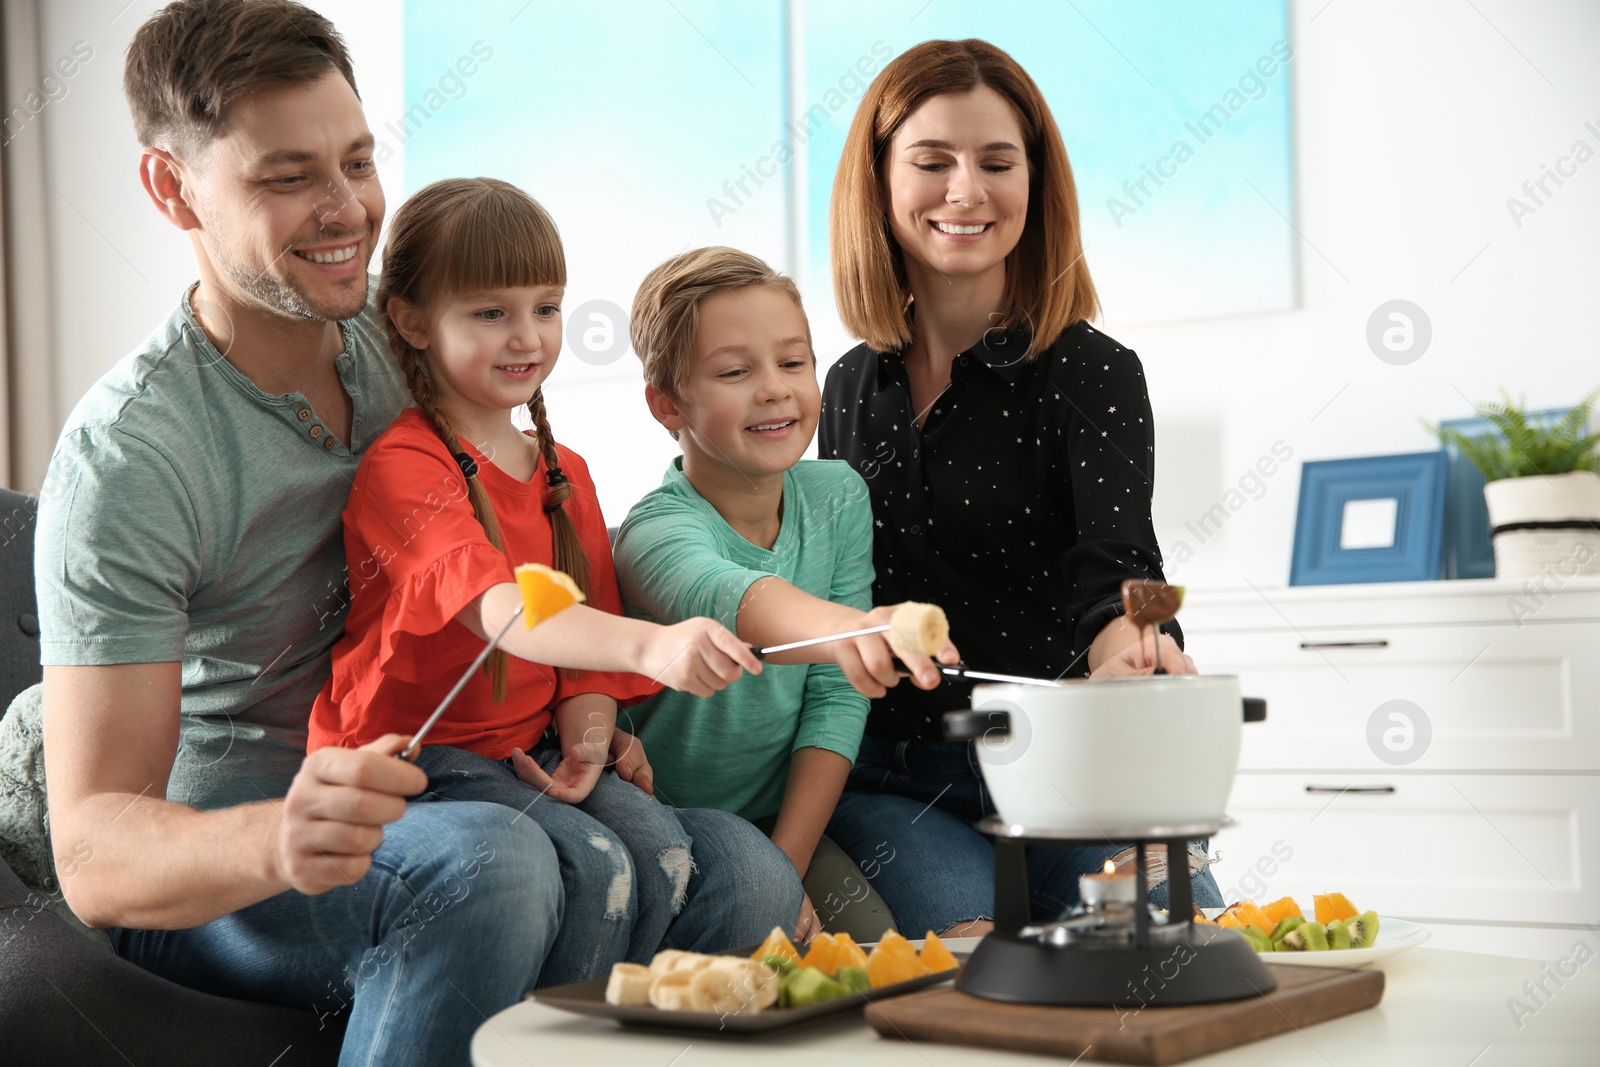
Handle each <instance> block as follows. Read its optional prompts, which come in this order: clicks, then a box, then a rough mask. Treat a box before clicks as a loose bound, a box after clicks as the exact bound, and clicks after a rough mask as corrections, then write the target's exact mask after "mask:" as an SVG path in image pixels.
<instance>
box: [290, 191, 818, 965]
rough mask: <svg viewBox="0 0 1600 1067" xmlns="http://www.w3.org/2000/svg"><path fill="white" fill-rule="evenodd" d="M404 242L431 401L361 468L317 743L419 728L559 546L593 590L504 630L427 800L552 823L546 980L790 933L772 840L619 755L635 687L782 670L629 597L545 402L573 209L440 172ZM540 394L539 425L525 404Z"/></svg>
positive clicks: (427, 757)
mask: <svg viewBox="0 0 1600 1067" xmlns="http://www.w3.org/2000/svg"><path fill="white" fill-rule="evenodd" d="M383 262H384V267H383V274H382V278H381V280H380V283H379V287H378V301H379V304H380V306H381V307H382V308H383V309H384V312H385V314H386V323H385V325H386V329H387V333H388V340H389V344H390V346H391V348H392V349H393V351H394V354H395V356H396V358H398V360H399V361H400V365H401V368H402V369H403V371H404V373H405V376H406V379H407V381H408V382H409V384H410V388H411V393H412V396H413V397H414V398H415V400H416V405H417V406H416V407H415V408H410V409H407V410H406V411H404V412H402V413H401V415H400V416H399V417H398V418H397V419H396V420H395V422H394V424H393V425H392V426H391V427H390V428H389V429H388V430H387V431H386V432H385V433H384V434H383V435H382V437H380V438H379V440H378V441H377V442H375V443H374V444H373V446H372V447H371V448H370V449H369V450H368V451H367V453H366V455H365V456H364V457H363V459H362V462H361V466H360V468H359V469H358V471H357V474H356V478H355V482H354V485H353V487H352V490H351V495H350V502H349V505H348V506H347V508H346V510H345V513H344V522H345V551H346V559H347V565H348V581H349V584H350V594H351V605H350V612H349V618H348V621H347V622H346V628H345V634H344V637H343V638H342V639H341V641H340V642H339V644H338V645H337V646H336V647H335V649H334V652H333V673H332V677H331V678H330V679H329V681H328V683H327V684H326V685H325V686H324V688H323V690H322V693H321V694H320V696H319V697H318V700H317V703H316V706H315V708H314V709H313V711H312V717H311V725H310V747H311V748H313V749H315V748H318V747H320V746H323V745H346V746H355V745H360V744H364V743H366V742H368V741H371V740H373V739H375V738H377V737H380V736H382V735H383V734H386V733H391V732H398V733H407V732H411V731H414V730H415V729H416V728H417V726H418V725H420V724H421V722H422V721H423V719H425V718H426V717H427V715H428V714H429V712H431V711H432V710H433V708H434V706H435V705H436V704H437V703H438V702H439V700H440V699H441V698H442V697H443V696H444V695H445V693H447V692H448V691H449V689H450V687H451V686H452V685H453V684H454V683H455V681H456V680H457V678H459V677H460V675H461V673H462V671H463V670H464V669H465V668H466V667H467V665H468V664H470V663H471V661H472V659H473V658H474V657H475V656H476V655H477V653H478V651H479V650H480V649H482V647H483V642H484V641H485V640H487V636H488V635H489V634H491V633H494V632H497V631H498V630H499V629H500V627H501V626H502V625H503V624H504V622H505V620H506V619H508V618H510V617H512V615H513V614H514V613H515V612H516V611H517V609H518V605H519V604H520V595H519V594H518V592H517V589H516V586H515V584H514V582H513V578H512V567H513V565H514V564H517V563H522V562H542V563H546V564H550V565H553V566H555V567H556V568H558V569H560V570H564V571H566V572H567V573H569V574H571V575H572V576H573V578H574V579H575V580H576V581H577V582H578V583H579V585H580V586H581V587H582V588H583V589H584V590H585V592H586V594H587V596H588V602H587V604H580V605H577V606H575V607H572V608H569V609H567V610H566V611H565V612H563V613H561V614H560V615H558V616H556V617H554V618H553V619H551V620H550V621H548V622H545V623H543V624H541V625H540V626H538V627H536V628H534V629H532V630H529V629H527V628H526V627H521V626H516V627H513V628H512V629H511V630H510V631H509V632H508V633H507V635H506V637H505V638H504V639H503V640H502V643H501V648H499V649H497V650H496V651H495V652H494V653H493V654H492V655H491V656H490V658H489V661H488V664H487V665H486V668H485V670H484V671H482V672H480V673H479V674H477V675H475V676H474V677H473V678H472V679H471V680H470V681H469V683H468V684H467V686H466V688H464V689H463V690H462V692H461V694H460V695H459V696H458V697H456V699H455V702H454V703H453V704H452V705H451V706H450V709H449V711H447V712H446V713H445V715H444V717H443V718H442V719H441V720H440V721H439V722H438V724H437V725H436V726H435V727H434V729H433V732H432V733H431V734H430V735H429V737H428V740H429V742H430V744H429V745H427V746H426V747H424V748H423V749H422V750H421V751H420V753H419V754H418V758H417V763H418V765H419V766H420V767H422V768H423V769H424V770H425V771H427V772H428V774H429V790H428V792H426V793H424V794H423V795H422V796H421V797H420V798H419V800H420V801H422V802H433V801H490V802H495V803H499V804H502V805H508V806H509V808H511V809H515V810H514V811H513V810H508V811H507V813H506V817H507V818H508V819H520V818H523V817H527V818H529V819H531V820H533V822H535V823H536V824H538V825H539V826H540V827H542V828H543V829H544V831H545V832H546V833H547V834H548V835H549V837H550V840H551V842H552V843H553V845H554V846H555V850H556V854H557V856H558V858H559V860H560V864H561V875H562V887H563V890H564V893H565V905H564V910H563V913H562V914H563V921H562V929H561V933H560V934H559V935H558V937H557V938H556V941H555V943H554V946H553V947H552V949H551V953H550V957H549V959H548V960H547V961H546V962H545V964H544V967H543V970H542V972H541V977H540V984H545V985H548V984H555V983H560V982H568V981H577V980H580V979H583V978H588V977H592V976H594V975H597V974H601V973H604V971H605V970H606V969H607V968H608V967H609V966H610V965H611V964H612V963H613V962H615V961H617V960H621V959H631V960H635V961H640V962H642V961H646V960H648V959H649V957H650V956H651V954H652V953H654V952H655V951H656V949H657V948H658V947H659V946H660V945H661V943H662V941H663V939H664V938H666V939H667V940H668V941H669V942H670V944H672V945H673V946H674V947H680V948H693V949H697V950H703V951H714V950H715V949H716V948H727V947H733V946H736V945H740V944H747V943H750V942H753V941H759V940H760V939H761V938H762V936H764V935H765V934H766V932H767V931H769V930H770V929H771V928H772V926H773V925H774V924H780V925H783V926H785V927H786V928H791V929H792V928H793V926H794V923H795V920H796V919H797V917H798V915H799V909H800V899H801V894H800V887H799V883H798V880H797V879H796V876H795V872H794V868H793V866H792V865H790V864H789V862H788V860H787V859H786V858H785V857H784V855H783V853H782V852H779V851H778V850H777V849H776V848H775V847H774V846H773V845H772V844H771V843H770V842H769V841H767V840H766V838H765V837H763V836H762V835H761V834H760V833H759V832H758V831H756V830H755V829H754V828H753V827H750V826H749V825H748V824H746V823H743V822H742V820H738V819H737V818H735V817H733V816H730V815H727V814H725V813H722V812H713V811H685V810H676V811H675V810H673V809H668V808H666V807H664V806H662V805H661V804H659V803H657V802H656V801H655V800H654V799H653V798H652V797H651V796H649V795H647V792H646V791H645V790H648V789H649V788H650V786H649V772H648V764H644V763H643V761H642V759H639V758H638V753H636V752H635V753H633V754H632V757H631V758H630V760H629V763H630V766H633V765H636V764H637V765H639V766H638V767H637V769H636V770H632V772H631V777H632V779H633V782H634V783H635V784H630V783H629V782H627V781H624V780H623V779H622V778H621V777H619V776H618V774H617V773H616V772H614V771H611V770H607V769H606V768H607V766H608V753H610V752H611V751H613V750H617V749H624V748H626V747H627V746H628V745H629V744H631V743H633V742H632V739H631V738H628V737H626V735H622V734H619V733H617V732H616V730H615V722H616V713H617V704H618V701H631V700H637V699H640V698H643V697H645V696H648V695H650V694H651V693H654V692H656V691H657V690H658V689H659V688H660V686H659V685H658V684H657V682H656V681H652V680H651V679H656V680H659V682H661V683H664V684H665V685H667V686H670V687H672V688H676V689H683V690H686V691H688V692H691V693H696V694H699V695H703V696H709V695H710V694H712V693H714V692H716V691H718V690H720V689H722V688H723V687H725V686H726V685H727V684H728V683H730V682H732V681H733V680H734V679H736V678H737V677H739V675H740V673H741V669H748V670H750V671H752V672H759V671H760V670H761V666H760V664H759V662H758V661H757V660H756V659H755V658H754V657H753V656H751V655H750V652H749V649H748V647H746V646H745V645H743V644H741V643H740V642H739V641H738V639H737V638H735V637H734V636H733V635H732V634H731V633H729V632H728V631H727V630H725V629H724V628H722V627H721V626H718V625H717V624H715V623H713V622H711V621H710V620H708V619H690V620H688V621H686V622H683V623H680V624H678V625H676V626H671V627H661V626H655V625H652V624H649V623H645V622H641V621H637V620H632V619H625V618H622V617H621V615H620V612H621V603H620V598H619V595H618V592H617V582H616V576H615V573H614V571H613V569H612V561H611V553H610V548H609V543H608V539H607V534H606V524H605V520H604V519H603V518H602V516H601V514H600V508H599V505H598V503H597V501H596V498H595V491H594V485H593V483H592V482H591V481H590V478H589V473H588V469H587V468H586V466H585V465H584V462H583V460H582V459H581V458H580V457H578V456H577V455H576V454H575V453H573V452H571V451H569V450H567V449H565V448H563V447H561V446H560V445H558V444H557V443H556V441H555V439H554V437H553V436H552V434H551V432H550V422H549V419H548V417H547V414H546V410H545V401H544V393H543V389H542V386H543V383H544V382H545V380H546V379H547V378H548V377H549V375H550V371H551V370H552V368H553V367H554V365H555V362H556V357H557V355H558V354H559V352H560V349H561V298H562V291H563V287H564V286H565V283H566V262H565V257H564V255H563V253H562V249H561V242H560V239H559V237H558V236H557V233H556V229H555V225H554V223H553V222H552V221H551V220H550V217H549V216H548V215H547V214H546V213H545V211H544V209H543V208H541V207H540V206H539V205H538V204H537V203H536V202H534V200H533V199H532V198H531V197H529V196H527V194H525V193H523V192H521V191H520V190H518V189H516V188H515V187H514V186H511V185H508V184H506V183H505V182H500V181H495V180H492V179H486V178H478V179H459V180H451V181H442V182H437V183H435V184H433V185H430V186H428V187H427V188H425V189H423V190H422V191H420V192H418V193H417V194H416V195H415V196H413V197H412V198H411V199H410V200H409V201H407V202H406V204H405V205H404V206H403V207H401V209H400V210H399V212H398V213H397V214H396V216H395V218H394V220H393V222H392V226H391V230H390V234H389V240H388V244H387V246H386V248H385V251H384V260H383ZM522 407H526V409H527V411H528V413H529V414H530V415H531V417H532V420H533V430H532V432H531V433H525V432H522V431H519V430H518V429H517V428H516V427H515V426H514V425H513V423H512V420H511V415H512V412H513V411H514V410H516V409H518V408H522ZM551 664H557V665H560V667H562V668H568V669H565V670H558V669H556V668H555V667H553V666H550V665H551ZM641 675H642V676H643V677H641ZM552 724H553V726H554V730H553V731H552V733H551V734H549V735H547V734H546V730H547V728H548V727H550V726H551V725H552ZM619 739H621V740H620V741H619ZM640 786H642V787H643V788H642V789H641V788H640ZM691 844H692V847H693V855H692V857H691V853H690V848H691Z"/></svg>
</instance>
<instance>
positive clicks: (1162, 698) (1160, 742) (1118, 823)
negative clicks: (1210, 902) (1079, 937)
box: [945, 674, 1266, 837]
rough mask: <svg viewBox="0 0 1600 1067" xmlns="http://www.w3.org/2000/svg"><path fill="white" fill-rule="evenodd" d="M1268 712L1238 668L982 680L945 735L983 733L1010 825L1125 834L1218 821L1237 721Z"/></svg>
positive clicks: (983, 760) (987, 775)
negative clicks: (1244, 688)
mask: <svg viewBox="0 0 1600 1067" xmlns="http://www.w3.org/2000/svg"><path fill="white" fill-rule="evenodd" d="M1265 718H1266V703H1265V702H1264V701H1262V700H1259V699H1255V698H1248V699H1244V698H1241V697H1240V695H1239V680H1238V678H1236V677H1234V676H1233V675H1197V674H1184V675H1159V676H1157V675H1142V676H1135V677H1127V678H1108V679H1093V680H1091V679H1083V680H1074V681H1067V682H1062V683H1059V684H1056V685H1016V684H1008V685H980V686H977V687H976V688H974V689H973V691H972V710H971V711H955V712H950V713H948V714H947V715H946V716H945V736H946V737H948V738H950V739H951V740H968V739H971V740H975V741H976V742H977V745H976V748H977V754H978V762H979V764H980V765H981V766H982V768H983V779H984V783H985V784H986V785H987V786H988V788H989V792H990V795H991V796H992V797H993V798H994V805H995V808H996V809H997V811H998V812H999V815H1000V818H1001V820H1003V821H1004V822H1006V823H1009V824H1011V825H1013V826H1021V827H1029V828H1036V829H1050V830H1053V831H1067V832H1082V833H1084V834H1087V835H1090V836H1092V837H1102V836H1110V837H1117V836H1119V833H1120V834H1122V835H1124V836H1127V835H1130V834H1131V833H1140V834H1142V833H1147V832H1154V831H1160V830H1165V829H1168V828H1176V827H1189V826H1197V825H1202V824H1213V825H1214V824H1218V823H1221V822H1222V821H1223V817H1224V808H1225V807H1226V805H1227V802H1228V794H1229V792H1230V791H1231V790H1232V788H1233V776H1234V772H1235V771H1236V770H1237V768H1238V765H1239V740H1240V729H1241V723H1243V722H1245V721H1254V720H1260V719H1265Z"/></svg>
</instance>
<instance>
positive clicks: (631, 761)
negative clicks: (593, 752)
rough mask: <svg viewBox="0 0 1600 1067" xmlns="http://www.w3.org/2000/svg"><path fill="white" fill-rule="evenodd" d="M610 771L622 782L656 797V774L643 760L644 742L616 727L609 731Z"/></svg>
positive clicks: (644, 759) (646, 760)
mask: <svg viewBox="0 0 1600 1067" xmlns="http://www.w3.org/2000/svg"><path fill="white" fill-rule="evenodd" d="M608 754H609V755H610V757H611V769H612V770H614V771H616V772H617V777H618V778H621V779H622V780H623V781H624V782H631V783H633V785H635V786H637V787H638V788H639V789H642V790H644V791H645V792H646V793H648V794H650V795H651V796H655V795H656V772H655V771H654V770H653V769H651V767H650V761H649V760H648V759H646V758H645V754H644V742H643V741H640V740H639V739H638V738H637V737H634V736H633V735H632V734H630V733H628V731H626V730H624V729H622V728H621V727H618V728H617V729H615V730H612V731H611V751H610V752H609V753H608Z"/></svg>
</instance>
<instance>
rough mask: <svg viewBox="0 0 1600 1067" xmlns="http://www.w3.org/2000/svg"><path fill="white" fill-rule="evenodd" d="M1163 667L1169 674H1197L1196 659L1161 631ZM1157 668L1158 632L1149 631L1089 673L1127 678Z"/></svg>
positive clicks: (1151, 671)
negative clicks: (1151, 632) (1156, 634)
mask: <svg viewBox="0 0 1600 1067" xmlns="http://www.w3.org/2000/svg"><path fill="white" fill-rule="evenodd" d="M1161 668H1162V670H1164V671H1166V672H1167V673H1168V674H1197V673H1199V672H1198V671H1197V670H1196V669H1195V665H1194V660H1192V659H1190V658H1189V657H1188V656H1187V655H1186V654H1185V653H1184V651H1183V649H1181V648H1179V647H1178V642H1176V641H1174V640H1173V639H1172V638H1171V637H1170V636H1169V635H1167V634H1162V635H1161ZM1155 669H1156V641H1155V635H1154V634H1145V635H1144V637H1143V638H1141V639H1140V640H1139V641H1136V642H1134V643H1133V644H1131V645H1129V646H1128V647H1127V648H1124V649H1123V650H1122V651H1120V652H1118V653H1117V654H1116V655H1114V656H1112V657H1111V658H1110V659H1108V660H1106V661H1105V662H1104V663H1102V664H1100V666H1099V667H1097V668H1095V670H1094V671H1093V672H1092V673H1091V674H1090V675H1089V677H1091V678H1126V677H1130V676H1132V675H1138V674H1154V673H1155Z"/></svg>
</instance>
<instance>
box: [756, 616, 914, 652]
mask: <svg viewBox="0 0 1600 1067" xmlns="http://www.w3.org/2000/svg"><path fill="white" fill-rule="evenodd" d="M888 630H889V626H888V625H887V624H885V625H883V626H868V627H867V628H866V629H864V630H847V631H845V632H844V633H842V634H828V635H827V636H826V637H810V638H807V639H806V640H804V641H790V642H789V643H788V644H785V645H768V646H767V647H766V648H757V647H756V646H755V645H751V646H750V651H751V653H753V654H754V655H755V657H756V659H760V658H761V657H762V656H770V655H772V653H774V652H788V651H789V650H790V649H795V648H808V647H810V646H811V645H825V644H827V643H828V642H829V641H843V640H844V639H846V638H848V637H865V636H867V635H868V634H881V633H887V632H888Z"/></svg>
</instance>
